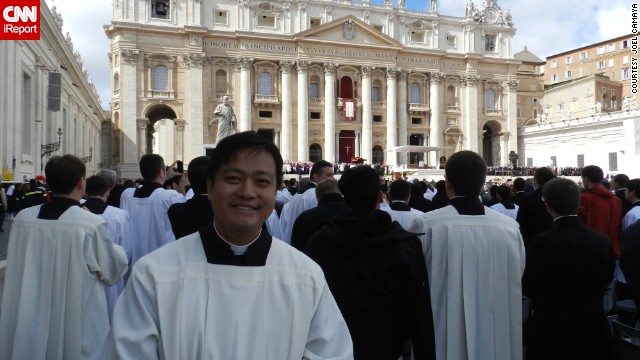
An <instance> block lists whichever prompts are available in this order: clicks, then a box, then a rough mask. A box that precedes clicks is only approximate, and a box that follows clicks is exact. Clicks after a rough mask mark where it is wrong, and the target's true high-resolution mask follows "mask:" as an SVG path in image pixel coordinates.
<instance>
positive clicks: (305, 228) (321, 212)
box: [291, 179, 349, 251]
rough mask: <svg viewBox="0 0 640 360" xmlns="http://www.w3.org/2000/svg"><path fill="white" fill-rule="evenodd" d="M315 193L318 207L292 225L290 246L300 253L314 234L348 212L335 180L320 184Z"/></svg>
mask: <svg viewBox="0 0 640 360" xmlns="http://www.w3.org/2000/svg"><path fill="white" fill-rule="evenodd" d="M315 192H316V198H317V199H318V206H317V207H314V208H313V209H309V210H306V211H303V212H302V214H300V216H298V218H297V219H296V221H295V223H293V230H292V233H291V246H293V247H294V248H296V249H298V250H300V251H303V250H304V249H305V247H307V242H308V241H309V238H310V237H311V235H313V233H314V232H316V231H317V230H318V229H319V228H321V227H322V226H323V225H326V224H327V223H329V221H331V220H332V219H333V218H335V217H336V216H338V215H342V214H344V213H346V212H347V211H349V207H348V206H347V204H346V203H345V202H344V199H343V198H342V194H341V193H340V189H338V181H337V180H335V179H329V180H325V181H323V182H321V183H320V184H318V186H317V187H316V188H315Z"/></svg>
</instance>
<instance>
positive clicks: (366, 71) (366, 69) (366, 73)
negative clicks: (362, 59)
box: [360, 65, 376, 78]
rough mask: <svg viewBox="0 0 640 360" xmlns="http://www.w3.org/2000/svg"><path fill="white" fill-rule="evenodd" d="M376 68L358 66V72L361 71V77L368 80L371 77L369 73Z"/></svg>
mask: <svg viewBox="0 0 640 360" xmlns="http://www.w3.org/2000/svg"><path fill="white" fill-rule="evenodd" d="M375 68H376V67H375V66H371V65H362V66H360V70H361V71H362V77H363V78H365V77H366V78H368V77H370V76H371V71H373V70H374V69H375Z"/></svg>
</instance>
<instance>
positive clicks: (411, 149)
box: [387, 145, 449, 152]
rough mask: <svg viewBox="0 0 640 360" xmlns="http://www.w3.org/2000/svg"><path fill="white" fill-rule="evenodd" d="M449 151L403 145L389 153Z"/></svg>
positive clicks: (437, 147)
mask: <svg viewBox="0 0 640 360" xmlns="http://www.w3.org/2000/svg"><path fill="white" fill-rule="evenodd" d="M445 149H449V148H448V147H443V146H420V145H402V146H398V147H394V148H391V149H389V150H387V152H430V151H442V150H445Z"/></svg>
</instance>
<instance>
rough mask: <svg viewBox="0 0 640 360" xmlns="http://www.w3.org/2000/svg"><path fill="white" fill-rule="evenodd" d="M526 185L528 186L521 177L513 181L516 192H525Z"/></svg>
mask: <svg viewBox="0 0 640 360" xmlns="http://www.w3.org/2000/svg"><path fill="white" fill-rule="evenodd" d="M525 185H526V182H525V181H524V179H523V178H521V177H519V178H515V179H514V180H513V190H515V191H524V187H525Z"/></svg>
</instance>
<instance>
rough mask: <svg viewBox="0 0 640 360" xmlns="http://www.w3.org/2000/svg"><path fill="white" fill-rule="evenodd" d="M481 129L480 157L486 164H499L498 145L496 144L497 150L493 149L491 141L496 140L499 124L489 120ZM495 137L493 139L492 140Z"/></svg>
mask: <svg viewBox="0 0 640 360" xmlns="http://www.w3.org/2000/svg"><path fill="white" fill-rule="evenodd" d="M482 130H483V132H484V134H483V135H482V157H483V158H484V161H485V162H486V163H487V165H488V166H497V165H500V158H499V153H500V145H499V144H498V147H497V150H495V151H494V147H493V144H492V141H497V138H496V136H498V135H499V134H500V124H498V123H494V124H491V122H488V123H486V124H485V125H484V126H483V127H482ZM494 139H495V140H494Z"/></svg>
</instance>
